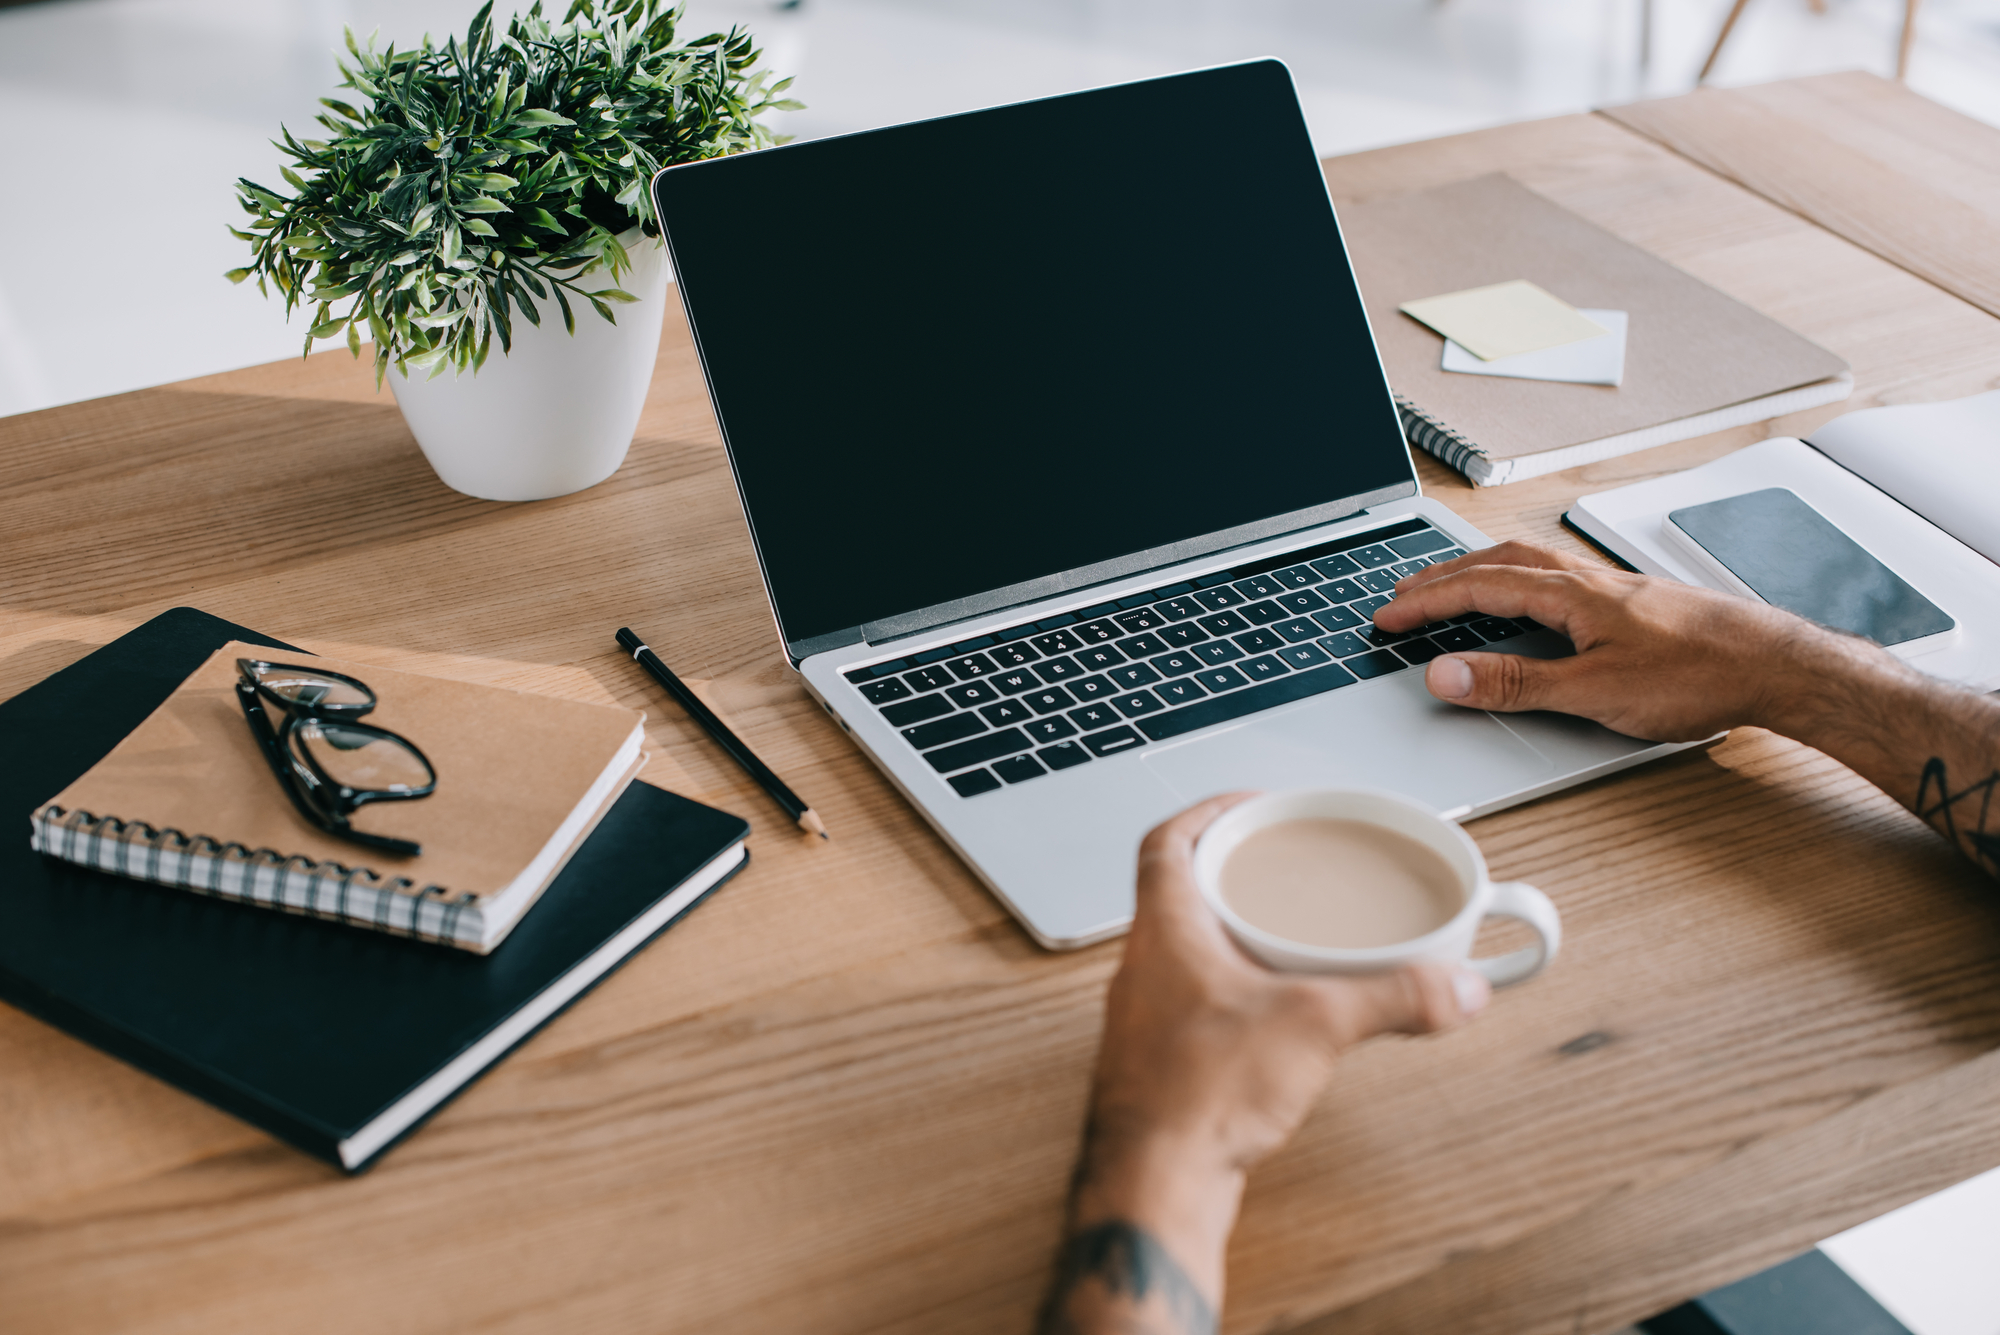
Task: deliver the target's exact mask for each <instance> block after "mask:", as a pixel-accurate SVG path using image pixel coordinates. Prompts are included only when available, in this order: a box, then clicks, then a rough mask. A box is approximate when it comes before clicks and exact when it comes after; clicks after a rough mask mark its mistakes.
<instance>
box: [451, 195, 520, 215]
mask: <svg viewBox="0 0 2000 1335" xmlns="http://www.w3.org/2000/svg"><path fill="white" fill-rule="evenodd" d="M458 211H459V212H460V213H512V212H513V211H514V210H512V209H510V208H508V207H507V206H506V205H505V204H502V203H501V202H500V201H499V200H497V199H495V198H493V196H491V195H479V196H476V197H474V198H472V199H468V200H466V201H465V202H464V203H463V204H460V205H459V206H458Z"/></svg>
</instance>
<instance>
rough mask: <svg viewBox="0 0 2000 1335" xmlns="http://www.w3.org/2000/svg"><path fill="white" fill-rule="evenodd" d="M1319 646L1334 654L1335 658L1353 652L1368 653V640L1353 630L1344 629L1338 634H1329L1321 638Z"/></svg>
mask: <svg viewBox="0 0 2000 1335" xmlns="http://www.w3.org/2000/svg"><path fill="white" fill-rule="evenodd" d="M1319 647H1320V648H1322V649H1324V650H1326V651H1327V652H1328V653H1330V654H1332V655H1333V656H1334V657H1335V658H1347V657H1349V656H1350V655H1353V654H1365V653H1367V652H1368V641H1366V640H1364V639H1362V638H1361V637H1360V636H1359V635H1356V634H1355V633H1354V632H1353V631H1351V630H1344V631H1342V632H1341V633H1340V634H1338V635H1329V636H1327V637H1326V638H1325V639H1323V640H1321V641H1320V642H1319Z"/></svg>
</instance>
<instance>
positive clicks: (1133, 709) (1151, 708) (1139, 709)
mask: <svg viewBox="0 0 2000 1335" xmlns="http://www.w3.org/2000/svg"><path fill="white" fill-rule="evenodd" d="M1111 704H1112V706H1113V707H1114V708H1115V709H1117V711H1118V712H1119V713H1121V714H1123V715H1124V716H1125V717H1126V718H1138V717H1139V716H1140V715H1141V714H1155V713H1158V712H1159V711H1160V710H1162V709H1165V708H1166V706H1165V705H1163V704H1161V703H1160V697H1159V696H1157V695H1154V694H1153V693H1152V692H1151V691H1134V692H1132V694H1130V695H1114V696H1112V697H1111Z"/></svg>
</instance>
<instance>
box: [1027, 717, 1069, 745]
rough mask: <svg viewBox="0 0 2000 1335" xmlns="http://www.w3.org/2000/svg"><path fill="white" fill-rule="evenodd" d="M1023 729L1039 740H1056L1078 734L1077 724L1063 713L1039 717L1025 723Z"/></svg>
mask: <svg viewBox="0 0 2000 1335" xmlns="http://www.w3.org/2000/svg"><path fill="white" fill-rule="evenodd" d="M1021 731H1022V732H1025V733H1027V734H1028V736H1030V737H1032V738H1034V739H1035V740H1036V741H1038V742H1055V741H1061V740H1062V739H1063V738H1065V737H1074V736H1076V724H1074V723H1071V722H1070V721H1069V720H1068V719H1066V718H1064V717H1063V716H1062V715H1061V714H1051V715H1050V716H1049V717H1047V718H1038V719H1034V720H1032V721H1030V722H1027V723H1023V724H1022V725H1021Z"/></svg>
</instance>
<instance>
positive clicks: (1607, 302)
mask: <svg viewBox="0 0 2000 1335" xmlns="http://www.w3.org/2000/svg"><path fill="white" fill-rule="evenodd" d="M1340 225H1341V230H1342V233H1343V234H1344V236H1345V237H1346V241H1347V247H1348V251H1349V254H1350V255H1351V256H1352V258H1353V261H1354V270H1355V273H1356V275H1357V277H1358V278H1359V280H1360V283H1361V291H1362V295H1363V298H1364V299H1365V301H1366V304H1367V308H1368V319H1369V322H1370V324H1372V325H1373V326H1374V330H1375V340H1376V344H1377V346H1378V347H1379V348H1380V349H1381V353H1382V364H1383V367H1384V369H1385V370H1386V371H1387V372H1388V376H1389V386H1390V388H1391V389H1392V390H1393V391H1394V392H1395V395H1396V403H1397V407H1398V408H1399V409H1400V410H1401V412H1402V416H1403V430H1404V434H1405V435H1407V436H1408V437H1409V439H1410V441H1411V443H1413V444H1416V445H1419V446H1421V447H1423V448H1424V449H1426V450H1429V451H1430V452H1431V453H1432V454H1435V455H1437V456H1438V457H1439V458H1441V459H1443V460H1444V461H1445V462H1446V463H1448V464H1450V465H1451V466H1452V467H1454V468H1457V469H1459V470H1460V471H1461V472H1463V473H1465V474H1466V476H1467V477H1469V478H1471V479H1472V480H1473V481H1474V482H1476V483H1480V484H1482V485H1492V484H1497V483H1502V482H1516V481H1520V480H1521V479H1523V478H1529V477H1537V476H1540V475H1541V474H1544V473H1551V472H1555V471H1557V470H1558V469H1563V468H1571V467H1574V466H1576V465H1577V464H1583V463H1591V462H1594V461H1596V460H1599V459H1609V458H1612V457H1614V456H1616V455H1620V454H1629V453H1631V452H1632V451H1634V450H1642V449H1647V448H1650V447H1652V446H1654V445H1664V444H1666V443H1667V442H1668V441H1673V440H1684V439H1686V438H1688V437H1690V436H1698V435H1705V434H1707V433H1708V432H1711V431H1721V430H1724V429H1726V428H1728V427H1732V426H1740V425H1742V424H1744V423H1746V422H1756V421H1762V420H1763V419H1765V418H1769V417H1776V416H1778V415H1780V414H1782V413H1788V412H1796V411H1798V410H1799V409H1802V408H1810V407H1812V406H1814V405H1815V404H1820V403H1830V402H1833V401H1834V400H1836V399H1842V398H1845V397H1847V395H1848V394H1849V393H1850V392H1851V391H1852V389H1853V383H1854V382H1853V377H1852V376H1851V375H1850V374H1849V372H1848V367H1847V363H1846V362H1844V361H1842V360H1841V359H1840V358H1839V357H1836V356H1835V355H1834V354H1833V353H1831V352H1828V351H1827V350H1826V349H1825V348H1822V347H1820V346H1819V345H1818V344H1816V343H1813V342H1811V341H1810V340H1808V339H1806V338H1803V337H1801V336H1800V335H1798V334H1796V333H1793V332H1792V331H1791V330H1789V329H1787V328H1785V327H1784V326H1783V325H1781V324H1779V323H1778V322H1777V321H1775V320H1772V319H1770V318H1769V317H1767V316H1764V315H1761V314H1759V313H1758V312H1756V311H1754V310H1752V309H1750V308H1749V307H1748V306H1745V305H1744V304H1743V303H1742V302H1739V301H1737V300H1736V299H1735V298H1733V297H1728V296H1725V295H1723V294H1722V293H1720V292H1718V291H1716V290H1715V289H1714V288H1712V287H1710V286H1708V285H1707V284H1706V283H1703V282H1702V281H1700V280H1699V279H1697V278H1695V277H1693V276H1692V275H1690V274H1688V273H1686V272H1684V271H1682V270H1680V269H1676V268H1675V267H1674V266H1673V265H1671V264H1668V263H1667V262H1666V261H1665V260H1661V259H1658V258H1656V257H1654V256H1652V255H1649V254H1647V253H1646V252H1645V251H1643V250H1640V249H1639V248H1638V247H1636V246H1633V245H1630V244H1628V243H1627V242H1625V241H1622V240H1620V239H1619V238H1617V237H1615V236H1613V235H1612V234H1611V233H1609V232H1607V231H1605V230H1603V229H1602V228H1600V227H1597V226H1595V225H1594V224H1591V223H1588V222H1585V221H1584V220H1583V219H1582V218H1579V217H1577V216H1576V215H1575V214H1573V213H1571V212H1569V211H1568V210H1567V209H1564V208H1562V207H1561V206H1560V205H1557V204H1555V203H1552V202H1551V201H1549V200H1547V199H1545V198H1543V197H1542V196H1541V195H1538V194H1536V193H1535V192H1534V191H1532V190H1530V189H1528V188H1527V187H1526V186H1524V185H1522V184H1520V183H1519V182H1518V181H1515V180H1514V179H1512V178H1511V177H1508V176H1505V175H1500V174H1495V175H1492V176H1482V177H1478V178H1476V179H1474V180H1470V181H1461V182H1458V183H1456V184H1453V185H1447V186H1442V187H1440V188H1438V189H1435V190H1425V191H1420V192H1417V193H1414V194H1407V195H1395V196H1391V197H1388V198H1384V199H1376V200H1370V201H1367V202H1365V203H1360V204H1349V205H1345V206H1343V207H1342V208H1341V209H1340ZM1512 279H1526V280H1527V281H1529V282H1532V283H1536V284H1538V285H1540V286H1541V287H1543V288H1546V289H1547V290H1548V291H1550V292H1552V293H1554V294H1555V295H1556V296H1558V297H1561V298H1562V299H1563V300H1564V301H1566V302H1568V303H1569V304H1570V305H1572V306H1578V307H1584V306H1588V307H1604V308H1609V309H1613V310H1623V311H1626V312H1627V313H1628V315H1629V325H1628V329H1627V334H1626V351H1625V357H1626V362H1625V378H1624V383H1623V385H1622V386H1618V387H1613V386H1608V385H1581V384H1568V383H1556V382H1550V381H1539V380H1512V379H1504V378H1500V377H1494V376H1474V375H1455V374H1453V373H1451V372H1448V371H1446V370H1444V369H1443V368H1442V366H1441V365H1440V362H1441V360H1442V354H1443V348H1444V340H1443V338H1442V337H1440V336H1439V335H1438V334H1436V333H1434V332H1432V331H1431V330H1430V329H1427V328H1425V327H1424V326H1423V325H1422V324H1420V323H1418V322H1417V321H1416V320H1413V319H1411V318H1410V317H1409V316H1407V315H1404V314H1402V313H1401V312H1399V311H1398V310H1397V309H1396V308H1397V306H1399V305H1400V304H1401V303H1403V302H1406V301H1412V300H1416V299H1420V298H1424V297H1430V296H1435V295H1437V294H1439V293H1446V292H1456V291H1460V290H1462V289H1465V288H1475V287H1483V286H1486V285H1489V284H1493V283H1501V282H1506V281H1509V280H1512Z"/></svg>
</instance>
